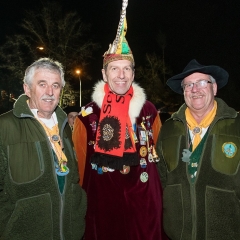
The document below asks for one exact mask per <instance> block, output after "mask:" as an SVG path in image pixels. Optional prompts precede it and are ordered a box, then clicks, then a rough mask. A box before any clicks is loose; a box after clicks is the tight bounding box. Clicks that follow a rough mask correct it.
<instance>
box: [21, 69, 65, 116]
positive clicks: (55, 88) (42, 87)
mask: <svg viewBox="0 0 240 240" xmlns="http://www.w3.org/2000/svg"><path fill="white" fill-rule="evenodd" d="M61 89H62V81H61V77H60V74H59V73H58V72H55V71H50V70H48V69H44V68H42V69H38V70H36V71H35V73H34V75H33V80H32V83H31V86H28V85H26V84H24V91H25V94H26V95H27V96H28V97H29V106H30V108H31V109H34V108H35V109H38V116H39V117H42V118H48V119H49V118H51V116H52V113H53V112H54V110H55V108H56V106H57V105H58V102H59V99H60V94H61Z"/></svg>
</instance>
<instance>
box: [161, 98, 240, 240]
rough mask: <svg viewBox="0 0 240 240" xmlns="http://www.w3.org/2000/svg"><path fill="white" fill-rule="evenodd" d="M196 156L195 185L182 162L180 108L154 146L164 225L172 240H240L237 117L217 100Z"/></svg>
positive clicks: (182, 116) (239, 123)
mask: <svg viewBox="0 0 240 240" xmlns="http://www.w3.org/2000/svg"><path fill="white" fill-rule="evenodd" d="M216 101H217V104H218V105H217V113H216V116H215V118H214V120H213V122H212V124H211V125H210V127H209V130H208V135H207V138H206V140H205V143H204V145H203V149H202V152H201V154H200V159H199V165H198V169H197V175H196V179H195V181H191V178H190V174H189V172H188V163H186V162H184V161H182V156H183V155H182V152H183V149H187V148H188V147H187V146H188V142H189V139H188V130H187V125H186V119H185V109H186V105H185V104H184V105H183V106H182V107H181V108H180V109H179V111H178V112H176V113H174V114H173V115H172V117H171V118H170V119H169V120H167V121H166V122H165V124H164V125H163V126H162V128H161V132H160V136H159V139H158V142H157V152H158V153H159V155H160V158H161V160H160V162H159V164H158V168H159V171H160V174H161V180H162V185H163V188H164V194H163V215H164V219H163V223H164V229H165V232H166V234H167V235H168V237H169V238H170V239H172V240H177V239H178V240H180V239H182V240H190V239H191V240H203V239H204V240H210V239H211V240H226V239H235V240H239V239H240V169H239V161H240V117H239V115H238V114H237V112H236V111H235V110H234V109H232V108H230V107H228V106H227V105H226V103H224V102H223V101H222V100H221V99H217V98H216Z"/></svg>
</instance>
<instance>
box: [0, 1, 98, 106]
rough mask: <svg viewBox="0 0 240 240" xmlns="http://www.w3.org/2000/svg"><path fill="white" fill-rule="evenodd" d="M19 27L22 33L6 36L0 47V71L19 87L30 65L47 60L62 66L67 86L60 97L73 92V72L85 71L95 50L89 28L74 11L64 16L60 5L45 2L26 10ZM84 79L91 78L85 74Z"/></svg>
mask: <svg viewBox="0 0 240 240" xmlns="http://www.w3.org/2000/svg"><path fill="white" fill-rule="evenodd" d="M20 27H21V29H22V30H21V34H16V35H13V36H9V37H8V38H7V39H6V43H5V44H4V45H3V46H1V47H0V69H1V70H3V71H4V72H5V74H6V75H7V76H9V79H12V81H14V82H15V84H16V83H18V84H20V82H21V81H22V79H23V75H24V72H23V71H24V70H25V69H26V67H27V66H28V65H29V64H31V63H32V62H33V61H34V60H36V59H38V58H39V57H50V58H53V59H55V60H58V61H59V62H61V63H62V64H63V66H64V70H65V80H66V82H68V83H69V84H67V86H66V88H65V89H64V92H63V95H64V93H65V92H69V91H72V89H71V86H72V85H73V84H74V82H76V81H77V79H78V78H77V76H76V75H75V69H76V68H84V67H85V66H86V65H87V64H88V61H89V60H90V59H91V57H92V53H93V51H94V50H96V49H97V48H98V44H96V43H94V42H92V41H91V40H89V39H90V38H89V36H87V35H86V34H87V33H88V32H89V29H90V26H89V25H87V24H84V23H83V22H82V21H81V18H80V17H79V16H78V14H77V13H76V12H68V13H64V14H63V9H62V7H61V5H59V3H56V2H48V3H44V5H43V8H42V10H41V11H40V12H39V11H26V17H25V18H24V19H23V20H22V22H21V23H20ZM83 72H84V71H83ZM85 74H86V71H85ZM84 78H85V79H87V78H88V79H89V78H90V77H89V76H87V74H86V75H85V77H84ZM63 95H62V96H63ZM62 99H63V97H62V98H61V100H62ZM60 104H62V101H61V103H60Z"/></svg>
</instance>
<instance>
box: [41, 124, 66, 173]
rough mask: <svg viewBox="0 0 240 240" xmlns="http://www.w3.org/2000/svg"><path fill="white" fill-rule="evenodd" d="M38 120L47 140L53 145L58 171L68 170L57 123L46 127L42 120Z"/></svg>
mask: <svg viewBox="0 0 240 240" xmlns="http://www.w3.org/2000/svg"><path fill="white" fill-rule="evenodd" d="M38 121H39V122H40V123H41V125H42V126H43V128H44V130H45V132H46V134H47V136H48V137H49V140H50V141H51V143H52V145H53V147H54V152H55V154H56V155H57V158H58V165H59V169H58V171H60V172H62V173H64V172H67V170H68V168H67V166H66V164H67V157H66V155H65V154H64V152H63V150H62V143H61V138H60V136H59V129H58V125H57V124H55V125H54V126H53V127H52V129H51V128H49V127H47V126H46V125H45V124H44V122H42V121H41V120H40V119H38Z"/></svg>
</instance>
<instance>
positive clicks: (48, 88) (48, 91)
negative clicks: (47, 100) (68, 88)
mask: <svg viewBox="0 0 240 240" xmlns="http://www.w3.org/2000/svg"><path fill="white" fill-rule="evenodd" d="M46 94H47V95H49V96H52V95H53V88H52V86H47V89H46Z"/></svg>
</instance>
